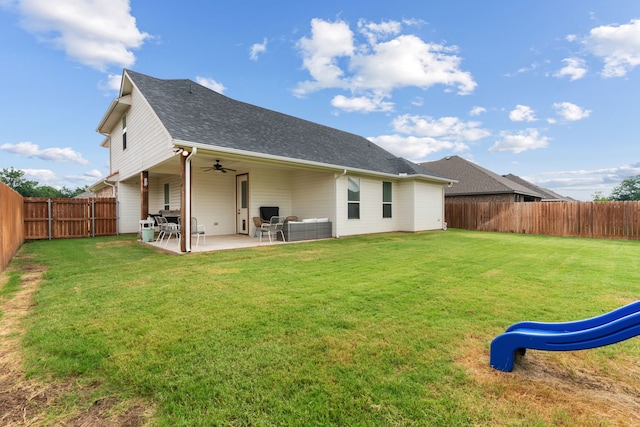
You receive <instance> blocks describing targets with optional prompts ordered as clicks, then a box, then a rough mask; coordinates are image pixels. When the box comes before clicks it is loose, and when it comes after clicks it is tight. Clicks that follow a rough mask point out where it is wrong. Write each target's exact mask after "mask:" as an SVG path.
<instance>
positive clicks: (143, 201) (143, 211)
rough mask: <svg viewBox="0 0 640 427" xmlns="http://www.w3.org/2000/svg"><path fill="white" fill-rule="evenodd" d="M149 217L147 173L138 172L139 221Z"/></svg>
mask: <svg viewBox="0 0 640 427" xmlns="http://www.w3.org/2000/svg"><path fill="white" fill-rule="evenodd" d="M147 217H149V171H142V172H140V219H147Z"/></svg>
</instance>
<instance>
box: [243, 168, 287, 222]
mask: <svg viewBox="0 0 640 427" xmlns="http://www.w3.org/2000/svg"><path fill="white" fill-rule="evenodd" d="M292 185H293V176H292V171H290V170H287V169H275V168H264V167H260V166H255V167H252V168H251V171H250V172H249V212H250V213H249V216H250V217H254V216H258V217H259V216H260V206H278V207H279V208H280V215H281V216H289V215H295V213H294V212H293V203H292V191H293V189H292V188H293V187H292Z"/></svg>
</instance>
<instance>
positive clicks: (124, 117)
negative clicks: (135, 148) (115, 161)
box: [122, 114, 127, 151]
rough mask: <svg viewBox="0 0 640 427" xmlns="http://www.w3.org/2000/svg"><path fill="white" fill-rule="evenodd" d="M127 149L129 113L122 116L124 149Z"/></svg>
mask: <svg viewBox="0 0 640 427" xmlns="http://www.w3.org/2000/svg"><path fill="white" fill-rule="evenodd" d="M126 149H127V115H126V114H125V115H124V116H122V151H124V150H126Z"/></svg>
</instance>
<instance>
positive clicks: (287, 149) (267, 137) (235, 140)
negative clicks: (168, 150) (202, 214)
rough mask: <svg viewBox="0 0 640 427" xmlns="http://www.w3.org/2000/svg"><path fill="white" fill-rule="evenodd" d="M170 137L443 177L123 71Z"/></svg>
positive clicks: (301, 124) (269, 115) (347, 140)
mask: <svg viewBox="0 0 640 427" xmlns="http://www.w3.org/2000/svg"><path fill="white" fill-rule="evenodd" d="M125 73H126V74H127V75H128V76H129V77H130V78H131V80H132V81H133V83H134V84H135V86H136V87H137V88H138V89H139V90H140V92H141V93H142V94H143V96H144V97H145V98H146V99H147V101H148V102H149V104H150V105H151V108H153V110H154V111H155V113H156V114H157V116H158V117H159V118H160V120H161V121H162V123H163V124H164V126H165V127H166V128H167V130H168V132H169V133H170V134H171V137H172V138H173V139H177V140H182V141H188V142H194V143H199V144H206V145H211V146H212V148H213V147H223V148H230V149H236V150H243V151H249V152H254V153H261V154H268V155H274V156H281V157H287V158H291V159H297V160H305V161H311V162H318V163H324V164H328V165H332V166H338V167H340V168H343V167H344V168H355V169H361V170H367V171H373V172H381V173H387V174H394V175H398V174H404V173H406V174H407V175H416V174H421V175H427V176H432V177H436V178H440V179H443V180H446V179H447V178H446V177H445V176H444V175H441V174H439V173H438V172H436V171H431V170H428V169H427V168H424V167H422V166H420V165H418V164H415V163H412V162H409V161H408V160H405V159H402V158H399V157H396V156H394V155H393V154H391V153H389V152H388V151H386V150H384V149H382V148H381V147H379V146H377V145H376V144H374V143H373V142H371V141H369V140H368V139H366V138H364V137H362V136H358V135H354V134H352V133H348V132H344V131H340V130H337V129H333V128H330V127H327V126H323V125H319V124H317V123H313V122H310V121H307V120H303V119H299V118H296V117H293V116H289V115H286V114H282V113H278V112H275V111H272V110H268V109H265V108H261V107H257V106H255V105H251V104H247V103H244V102H241V101H236V100H234V99H231V98H229V97H227V96H224V95H222V94H220V93H217V92H215V91H213V90H211V89H208V88H206V87H204V86H201V85H199V84H197V83H195V82H193V81H191V80H188V79H181V80H163V79H158V78H155V77H151V76H147V75H144V74H140V73H137V72H134V71H130V70H125Z"/></svg>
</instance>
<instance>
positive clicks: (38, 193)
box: [0, 166, 88, 199]
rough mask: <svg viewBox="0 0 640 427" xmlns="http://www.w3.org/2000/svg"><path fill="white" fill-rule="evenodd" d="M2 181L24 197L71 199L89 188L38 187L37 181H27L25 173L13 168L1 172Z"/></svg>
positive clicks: (0, 179) (0, 178)
mask: <svg viewBox="0 0 640 427" xmlns="http://www.w3.org/2000/svg"><path fill="white" fill-rule="evenodd" d="M0 181H2V182H4V183H5V184H7V185H8V186H9V187H11V188H13V189H14V190H16V191H17V192H18V193H20V195H21V196H22V197H49V198H52V199H55V198H60V197H67V198H71V197H75V196H77V195H78V194H81V193H83V192H84V191H86V190H87V188H88V186H86V185H85V186H84V187H78V188H76V189H75V190H70V189H68V188H67V187H62V188H61V189H60V190H58V189H57V188H55V187H51V186H50V185H38V182H37V181H29V180H27V179H25V177H24V171H21V170H19V169H15V168H14V167H13V166H12V167H11V168H10V169H6V168H5V169H2V171H0Z"/></svg>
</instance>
